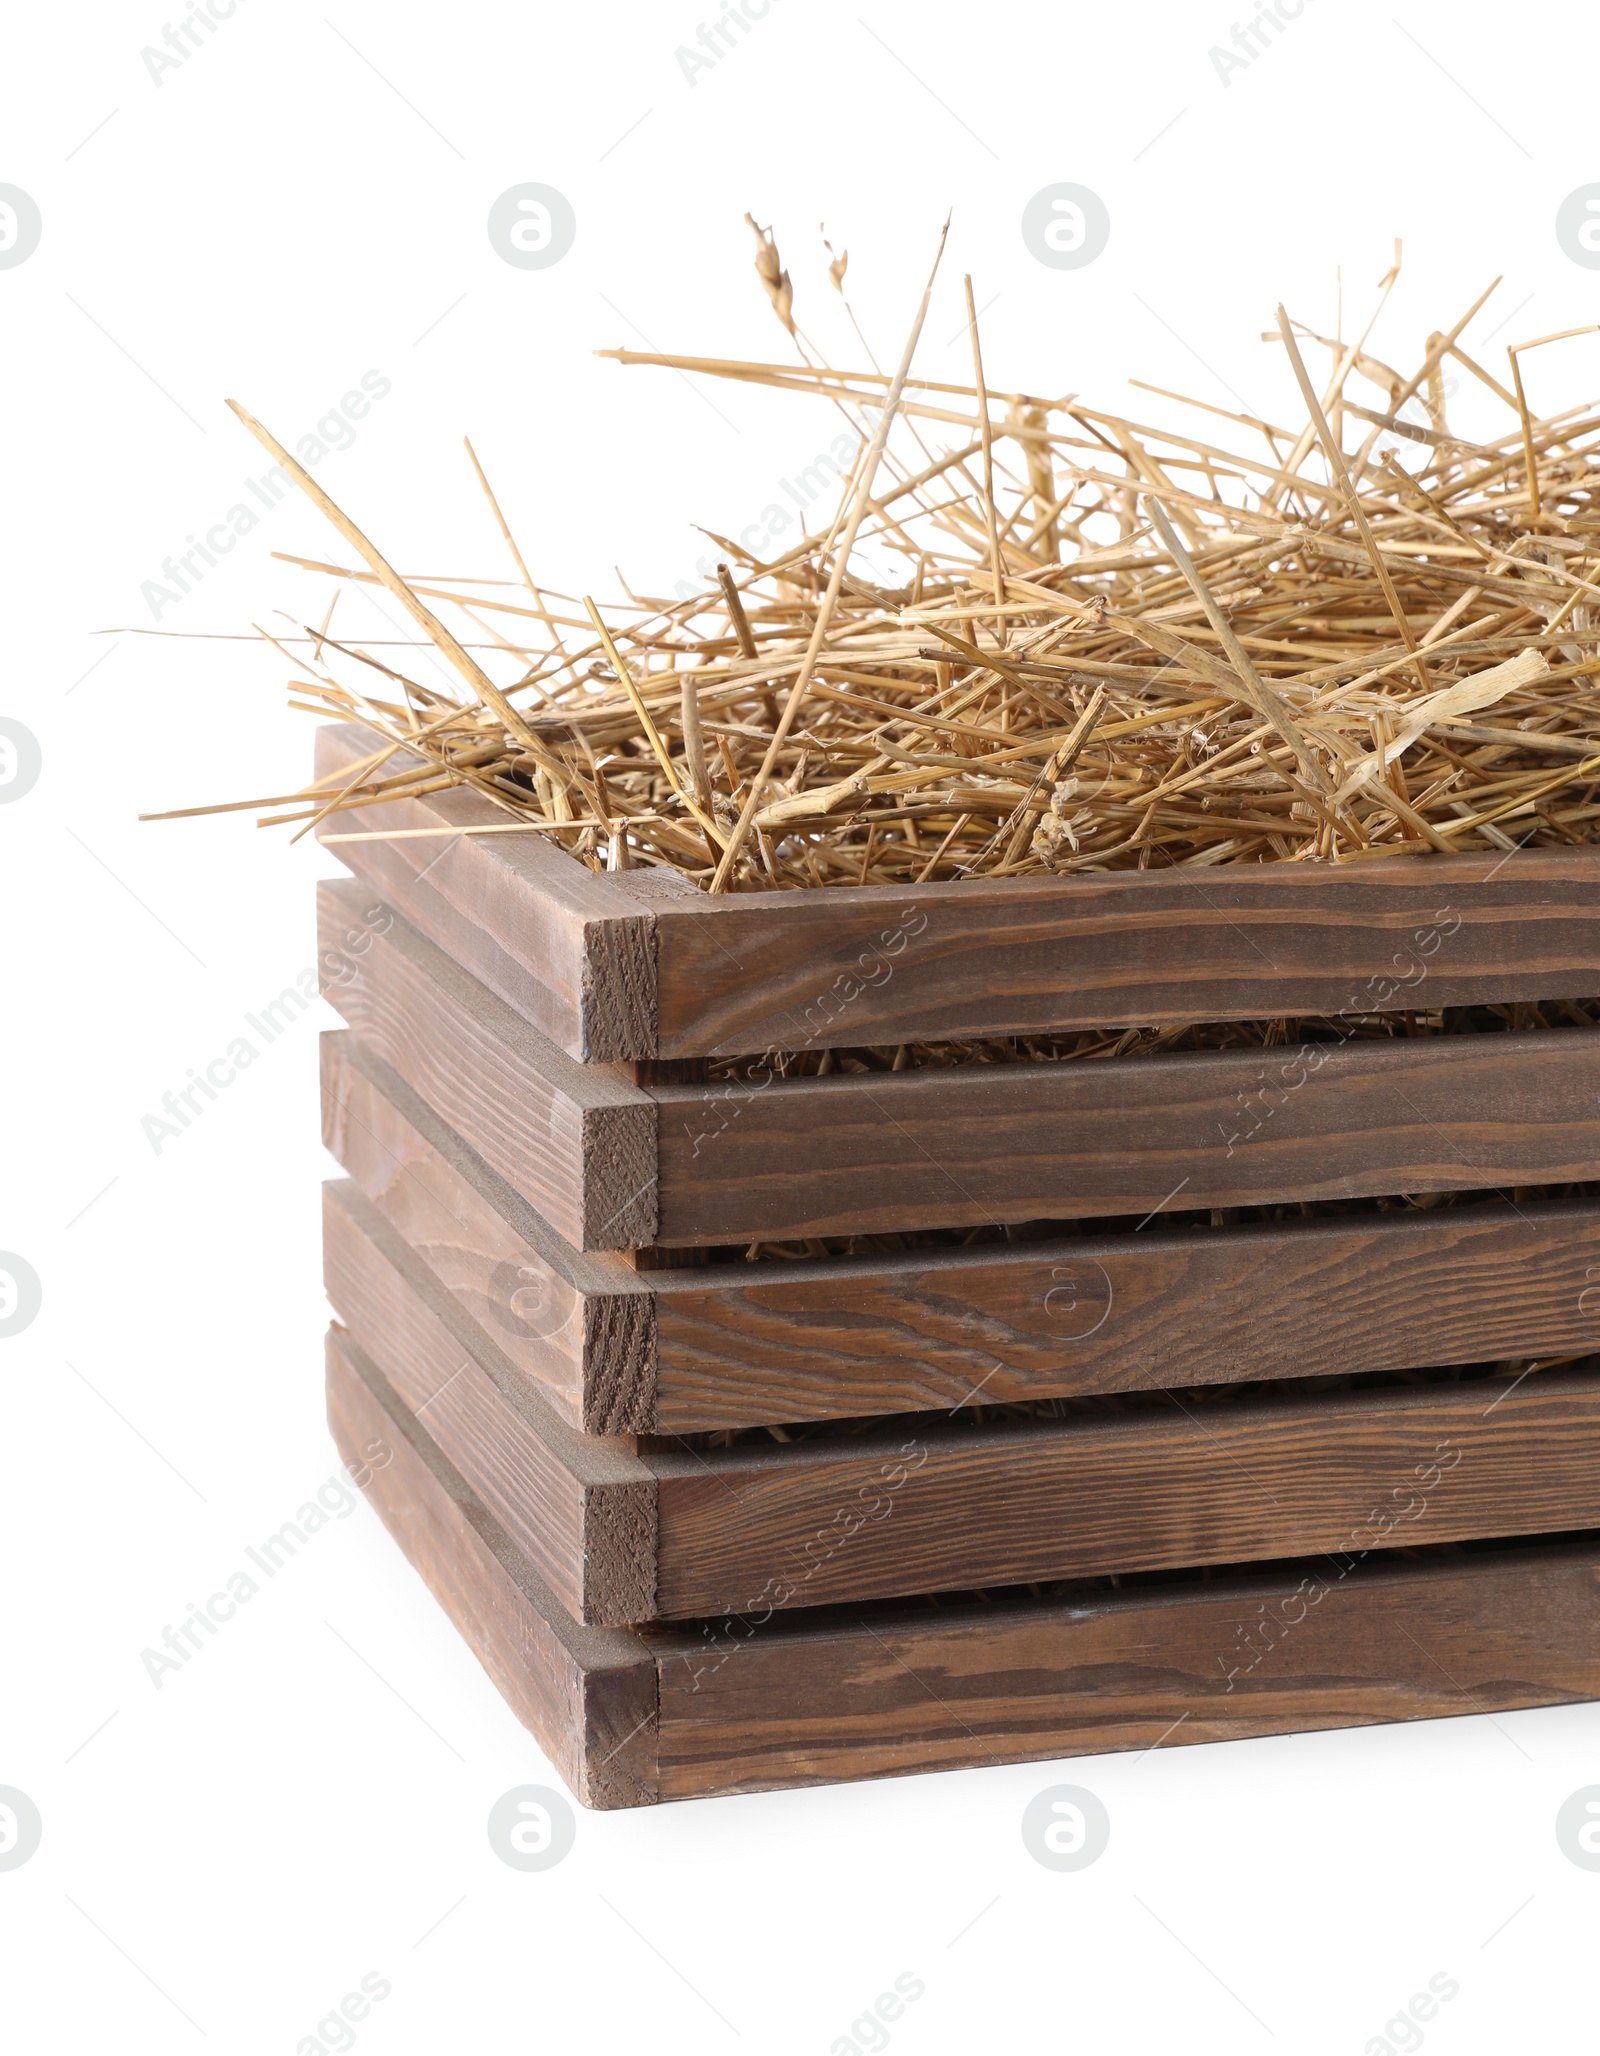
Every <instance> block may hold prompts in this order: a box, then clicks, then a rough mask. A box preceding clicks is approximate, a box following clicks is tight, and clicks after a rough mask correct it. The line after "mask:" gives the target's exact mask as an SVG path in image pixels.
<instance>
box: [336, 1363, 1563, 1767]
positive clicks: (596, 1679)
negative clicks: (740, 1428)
mask: <svg viewBox="0 0 1600 2056" xmlns="http://www.w3.org/2000/svg"><path fill="white" fill-rule="evenodd" d="M328 1405H329V1417H330V1420H331V1422H332V1423H333V1426H334V1432H335V1436H336V1439H337V1440H338V1442H339V1445H340V1449H341V1452H342V1454H343V1455H344V1456H345V1458H346V1461H347V1462H351V1463H352V1464H353V1463H355V1462H356V1460H357V1458H358V1454H359V1452H360V1451H361V1450H362V1449H363V1448H364V1447H365V1445H366V1443H367V1442H368V1441H370V1440H372V1439H374V1438H383V1439H386V1440H387V1441H388V1442H389V1443H390V1445H391V1446H392V1447H393V1448H394V1449H395V1451H396V1460H395V1461H394V1462H392V1463H390V1464H388V1465H386V1466H385V1467H383V1468H382V1469H380V1470H377V1471H375V1472H374V1473H373V1474H372V1482H371V1483H370V1485H369V1486H368V1488H367V1497H368V1498H369V1500H371V1501H372V1503H373V1504H374V1505H375V1507H376V1509H377V1511H378V1513H379V1514H380V1516H381V1518H382V1519H383V1520H384V1522H385V1523H386V1525H387V1526H388V1527H389V1529H390V1531H391V1532H392V1533H393V1535H394V1536H395V1539H396V1540H397V1541H398V1542H399V1543H400V1546H401V1547H402V1548H403V1549H404V1550H405V1552H406V1554H407V1555H408V1556H409V1557H410V1559H411V1561H412V1562H413V1564H415V1565H416V1567H417V1568H418V1570H419V1571H420V1572H421V1573H422V1575H423V1577H424V1578H425V1579H426V1580H427V1582H428V1585H429V1587H430V1589H431V1590H432V1592H433V1594H434V1596H435V1598H437V1599H438V1601H439V1603H440V1605H441V1606H443V1607H444V1609H445V1610H446V1612H447V1613H448V1614H449V1615H450V1617H451V1618H452V1620H453V1621H454V1622H455V1625H456V1626H457V1628H458V1629H459V1631H460V1632H461V1634H462V1635H463V1637H464V1638H465V1639H466V1641H467V1642H468V1644H469V1645H470V1646H471V1647H472V1649H473V1650H474V1652H475V1653H476V1654H477V1656H478V1658H479V1660H480V1662H482V1664H483V1665H484V1668H485V1670H486V1671H487V1672H488V1674H489V1677H490V1679H491V1681H492V1682H493V1683H494V1684H495V1685H496V1686H497V1688H498V1689H499V1690H500V1692H501V1693H502V1695H503V1696H504V1697H505V1698H506V1700H507V1701H508V1703H509V1704H510V1705H511V1707H512V1709H513V1711H515V1712H516V1713H517V1715H518V1717H519V1718H520V1719H521V1720H523V1721H524V1722H525V1724H526V1725H527V1726H528V1727H530V1728H531V1729H532V1731H533V1733H534V1734H535V1736H536V1737H537V1739H538V1740H539V1742H540V1744H541V1746H542V1747H543V1748H544V1749H545V1750H546V1751H547V1753H548V1754H549V1755H550V1756H551V1757H552V1759H553V1760H554V1761H555V1763H556V1765H557V1768H558V1769H559V1770H560V1772H561V1774H562V1776H563V1777H565V1778H566V1779H567V1781H568V1783H569V1784H570V1785H571V1787H572V1789H573V1790H574V1792H575V1793H576V1795H577V1796H578V1798H579V1799H580V1800H582V1801H583V1802H584V1803H585V1804H586V1805H591V1806H596V1805H598V1806H616V1805H632V1804H643V1803H648V1802H649V1801H651V1800H653V1799H663V1800H664V1799H685V1798H693V1797H700V1796H705V1795H709V1794H713V1793H719V1792H755V1791H768V1790H772V1789H775V1788H780V1787H784V1786H792V1785H807V1784H818V1783H823V1782H829V1781H835V1780H841V1779H848V1778H868V1777H883V1776H889V1775H894V1774H897V1773H905V1772H911V1771H929V1770H938V1769H952V1768H955V1767H957V1766H960V1765H967V1764H979V1763H1016V1762H1026V1761H1032V1760H1037V1759H1041V1758H1050V1757H1064V1756H1072V1755H1081V1754H1087V1755H1098V1754H1101V1753H1103V1752H1106V1751H1109V1750H1120V1749H1140V1750H1145V1749H1151V1748H1154V1747H1156V1746H1157V1745H1158V1744H1159V1745H1160V1746H1163V1747H1168V1748H1171V1747H1178V1746H1180V1745H1183V1744H1185V1743H1191V1742H1206V1741H1221V1740H1237V1739H1240V1738H1242V1737H1245V1736H1250V1735H1268V1734H1287V1733H1294V1732H1299V1731H1305V1730H1309V1729H1317V1728H1336V1727H1356V1726H1365V1725H1368V1724H1370V1723H1373V1722H1378V1721H1390V1720H1394V1721H1400V1720H1419V1719H1429V1718H1438V1717H1441V1716H1446V1715H1452V1714H1481V1713H1488V1712H1500V1711H1505V1710H1508V1709H1511V1708H1515V1707H1526V1706H1542V1705H1557V1704H1568V1703H1571V1702H1574V1701H1579V1700H1584V1699H1591V1698H1594V1697H1596V1696H1600V1539H1595V1538H1590V1539H1586V1540H1584V1541H1581V1542H1575V1543H1574V1542H1569V1543H1558V1544H1546V1545H1542V1546H1534V1547H1525V1548H1517V1549H1506V1550H1493V1551H1481V1552H1472V1553H1469V1554H1466V1555H1452V1556H1447V1557H1443V1558H1433V1559H1427V1558H1422V1559H1418V1558H1405V1559H1396V1558H1393V1557H1390V1558H1387V1559H1386V1558H1383V1557H1374V1558H1368V1559H1367V1560H1365V1561H1364V1562H1361V1563H1358V1564H1354V1565H1346V1566H1340V1565H1334V1564H1329V1563H1327V1562H1317V1563H1310V1564H1299V1565H1291V1566H1288V1567H1282V1566H1279V1567H1275V1568H1274V1569H1273V1570H1271V1571H1269V1572H1266V1573H1262V1574H1244V1575H1239V1574H1229V1575H1227V1576H1224V1577H1218V1578H1216V1579H1214V1580H1213V1581H1211V1582H1209V1583H1206V1584H1197V1583H1194V1582H1178V1581H1165V1582H1161V1581H1153V1582H1150V1583H1148V1584H1145V1585H1143V1586H1141V1587H1136V1588H1130V1589H1126V1590H1124V1591H1123V1592H1120V1593H1107V1592H1105V1591H1103V1590H1089V1591H1080V1592H1077V1593H1074V1594H1072V1595H1071V1596H1070V1597H1066V1598H1060V1599H1054V1598H1052V1599H1028V1598H1026V1597H1013V1596H1009V1595H1007V1596H1004V1597H1001V1598H1000V1599H998V1600H997V1601H995V1602H993V1603H991V1604H988V1605H985V1606H979V1605H975V1604H973V1603H971V1602H968V1601H962V1600H952V1601H948V1602H946V1603H945V1604H944V1605H943V1606H941V1607H940V1608H939V1609H937V1610H932V1609H929V1608H926V1607H915V1608H913V1607H905V1606H899V1607H896V1606H886V1607H885V1606H880V1607H876V1608H872V1609H868V1610H865V1611H863V1610H861V1609H854V1610H851V1611H849V1612H830V1613H827V1614H824V1615H821V1616H815V1615H813V1616H809V1617H808V1616H805V1615H789V1616H784V1615H778V1616H775V1617H774V1618H773V1619H772V1620H771V1621H769V1622H768V1623H767V1624H766V1625H765V1626H764V1627H757V1626H756V1625H755V1624H754V1623H753V1622H750V1621H740V1622H722V1623H717V1624H713V1625H711V1626H710V1627H709V1628H708V1629H701V1628H696V1629H694V1630H693V1631H689V1630H679V1629H663V1628H654V1629H648V1630H644V1631H622V1630H612V1631H605V1630H595V1629H584V1628H578V1627H575V1626H574V1625H573V1623H571V1622H570V1621H568V1620H566V1619H564V1618H563V1616H562V1614H561V1610H560V1608H559V1606H558V1605H557V1604H556V1603H555V1601H554V1599H553V1597H552V1596H551V1595H550V1593H549V1591H548V1588H547V1587H544V1586H543V1585H542V1583H541V1581H540V1580H539V1578H538V1576H537V1574H536V1573H535V1572H534V1571H533V1569H532V1567H531V1565H530V1564H529V1563H528V1561H527V1559H526V1557H525V1556H523V1554H522V1553H521V1552H520V1551H519V1550H518V1549H517V1547H516V1545H515V1543H514V1542H512V1540H511V1539H510V1537H509V1535H508V1534H507V1533H506V1531H505V1530H504V1528H503V1527H501V1526H500V1524H499V1523H497V1522H496V1521H495V1520H494V1519H493V1517H492V1516H491V1515H489V1514H488V1513H487V1512H486V1511H485V1510H484V1509H483V1508H482V1507H481V1506H480V1505H479V1504H478V1503H477V1501H476V1499H475V1497H474V1495H473V1493H472V1492H471V1490H470V1488H469V1487H468V1486H467V1485H466V1483H465V1482H464V1480H462V1479H461V1477H460V1476H459V1474H458V1473H456V1472H455V1470H454V1469H453V1467H452V1466H451V1465H450V1464H449V1463H448V1462H447V1461H446V1460H445V1459H444V1458H443V1457H442V1456H441V1455H440V1454H439V1452H438V1451H437V1449H436V1448H434V1446H433V1444H432V1442H431V1439H430V1438H429V1436H428V1435H427V1434H426V1433H425V1431H424V1430H423V1429H422V1428H421V1427H420V1426H419V1425H418V1424H417V1423H416V1421H415V1420H414V1418H412V1417H411V1416H410V1414H409V1413H408V1410H407V1409H406V1408H405V1407H404V1406H403V1404H402V1403H401V1402H400V1400H399V1399H398V1397H397V1396H396V1395H395V1393H394V1392H393V1390H392V1389H391V1388H390V1387H389V1386H387V1384H386V1383H385V1381H384V1380H383V1378H382V1376H381V1374H380V1373H379V1372H378V1370H377V1369H376V1367H375V1366H374V1365H373V1364H372V1363H371V1361H370V1360H369V1359H368V1358H367V1357H366V1356H365V1355H364V1354H363V1353H362V1352H360V1351H359V1350H358V1349H356V1348H355V1347H354V1346H353V1345H352V1344H351V1343H350V1342H349V1340H348V1339H347V1338H342V1337H340V1336H339V1335H338V1334H337V1333H336V1334H335V1336H334V1337H333V1338H331V1340H330V1346H329V1352H328Z"/></svg>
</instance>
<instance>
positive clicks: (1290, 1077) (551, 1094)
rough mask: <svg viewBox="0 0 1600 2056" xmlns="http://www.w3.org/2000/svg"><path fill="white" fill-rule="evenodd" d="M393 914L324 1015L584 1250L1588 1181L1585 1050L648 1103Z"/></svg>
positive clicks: (1563, 1043)
mask: <svg viewBox="0 0 1600 2056" xmlns="http://www.w3.org/2000/svg"><path fill="white" fill-rule="evenodd" d="M318 903H319V908H320V920H321V927H322V931H323V933H324V934H325V935H326V936H329V937H332V938H337V937H339V936H341V935H344V934H347V933H349V932H350V930H351V927H352V924H354V923H357V922H360V921H361V920H362V918H363V915H364V912H368V911H370V909H369V902H368V899H367V896H366V894H365V892H364V890H363V888H361V887H360V886H357V885H332V884H325V885H323V886H321V887H319V889H318ZM380 916H381V918H380V923H379V924H378V925H377V926H374V925H373V924H372V923H371V921H370V920H369V921H368V923H367V936H366V946H365V948H364V950H363V952H362V954H360V955H359V956H358V957H349V958H347V959H346V961H345V963H344V965H343V966H342V967H341V969H340V970H339V971H338V973H337V975H331V976H330V977H329V980H328V984H327V987H326V990H327V994H328V997H329V999H330V1000H331V1001H332V1003H333V1004H334V1006H335V1007H337V1008H338V1009H339V1011H340V1012H341V1013H342V1014H343V1015H344V1018H345V1019H346V1021H348V1022H349V1024H350V1025H351V1027H353V1028H355V1029H356V1030H357V1031H358V1033H359V1034H360V1035H361V1037H362V1039H363V1041H364V1042H366V1043H367V1044H368V1046H369V1047H371V1048H372V1049H373V1050H374V1051H375V1052H376V1054H377V1055H378V1056H380V1057H381V1058H382V1059H383V1060H384V1061H385V1062H386V1063H388V1064H389V1065H390V1066H391V1067H392V1068H393V1069H394V1070H396V1071H398V1072H399V1073H400V1075H401V1076H402V1077H403V1078H404V1079H405V1080H406V1082H407V1083H408V1084H409V1085H411V1086H412V1087H413V1088H414V1089H415V1090H416V1091H417V1092H418V1093H419V1094H420V1096H421V1097H422V1098H423V1099H424V1100H425V1101H427V1103H428V1104H429V1105H430V1106H432V1107H433V1108H434V1109H435V1110H436V1112H438V1113H439V1114H440V1115H442V1116H443V1117H444V1118H445V1119H446V1120H447V1121H448V1122H449V1123H450V1125H451V1126H452V1127H454V1128H455V1129H456V1130H457V1132H458V1133H459V1134H460V1135H461V1136H462V1137H463V1139H464V1140H465V1141H467V1142H468V1143H469V1144H471V1146H472V1147H473V1148H474V1149H476V1150H477V1151H479V1153H480V1154H481V1155H483V1156H484V1157H486V1158H487V1159H488V1161H489V1163H490V1164H491V1165H492V1166H493V1167H494V1169H495V1170H496V1171H497V1172H499V1173H500V1175H501V1176H502V1177H504V1178H505V1179H506V1180H507V1182H508V1183H509V1184H510V1185H511V1186H512V1187H513V1188H514V1189H515V1190H516V1191H517V1192H519V1193H520V1194H521V1195H522V1196H523V1197H524V1198H525V1199H526V1200H527V1201H528V1202H529V1203H530V1204H531V1205H532V1206H533V1207H534V1208H535V1209H536V1210H537V1212H539V1213H540V1214H541V1215H542V1216H543V1217H544V1218H545V1220H547V1221H548V1222H549V1223H550V1225H551V1226H552V1227H553V1228H555V1229H556V1230H557V1231H558V1233H560V1234H562V1235H564V1236H565V1237H566V1238H567V1240H568V1241H570V1242H573V1243H574V1244H576V1245H577V1246H578V1247H579V1248H583V1249H596V1248H613V1249H615V1248H627V1247H637V1246H639V1245H641V1244H645V1243H649V1242H652V1241H654V1242H660V1243H664V1244H675V1243H676V1244H714V1243H729V1242H732V1243H739V1242H745V1241H749V1240H751V1239H753V1238H756V1237H768V1238H773V1239H783V1238H793V1237H801V1236H808V1235H822V1234H851V1233H870V1232H873V1231H877V1230H886V1229H908V1228H929V1227H954V1226H971V1225H974V1224H977V1223H982V1222H989V1221H1007V1222H1021V1221H1030V1220H1035V1219H1040V1218H1069V1219H1070V1218H1082V1217H1086V1216H1103V1215H1128V1216H1132V1217H1133V1218H1135V1219H1138V1218H1139V1217H1142V1216H1145V1215H1149V1214H1152V1213H1155V1212H1157V1211H1159V1210H1160V1209H1162V1208H1164V1207H1167V1206H1169V1205H1171V1204H1172V1203H1174V1202H1177V1203H1178V1204H1179V1205H1180V1206H1181V1207H1184V1208H1192V1207H1228V1206H1246V1205H1257V1204H1262V1203H1267V1202H1278V1201H1293V1200H1321V1199H1350V1198H1358V1197H1361V1196H1363V1195H1371V1194H1380V1193H1399V1192H1406V1193H1417V1192H1434V1191H1447V1190H1470V1189H1475V1188H1477V1189H1481V1188H1490V1189H1493V1188H1496V1187H1500V1186H1503V1185H1540V1184H1565V1183H1572V1182H1578V1181H1583V1180H1587V1179H1590V1178H1593V1177H1595V1176H1597V1175H1600V1036H1597V1035H1596V1034H1595V1032H1594V1031H1593V1030H1592V1029H1583V1028H1576V1029H1556V1030H1550V1031H1541V1032H1538V1033H1524V1034H1503V1033H1497V1034H1477V1035H1456V1036H1417V1037H1414V1038H1407V1037H1401V1038H1396V1039H1395V1040H1392V1041H1371V1040H1368V1041H1360V1042H1358V1041H1348V1042H1344V1043H1323V1044H1314V1045H1309V1046H1294V1045H1285V1046H1283V1047H1281V1048H1279V1049H1275V1050H1271V1051H1260V1050H1226V1051H1207V1052H1199V1053H1190V1054H1178V1055H1165V1056H1148V1057H1127V1058H1122V1059H1110V1060H1101V1061H1081V1060H1080V1061H1076V1062H1067V1063H1012V1064H966V1065H958V1066H953V1067H944V1066H936V1067H930V1068H927V1069H917V1068H912V1069H908V1070H903V1071H897V1072H870V1073H865V1074H860V1073H848V1074H839V1073H836V1074H833V1075H831V1076H829V1077H826V1078H818V1077H811V1078H797V1079H782V1078H776V1077H769V1078H768V1080H767V1082H765V1083H750V1082H741V1081H732V1082H724V1083H720V1084H667V1083H662V1084H653V1085H649V1086H639V1085H636V1084H634V1083H633V1082H632V1081H631V1080H630V1079H626V1078H624V1077H623V1076H622V1075H621V1073H620V1071H619V1070H617V1069H616V1068H607V1067H604V1066H596V1065H589V1066H584V1065H581V1064H577V1063H575V1062H573V1061H572V1059H571V1058H569V1057H567V1056H566V1055H565V1054H564V1053H563V1052H562V1051H560V1050H558V1049H557V1048H556V1047H555V1046H554V1044H553V1043H551V1042H549V1041H548V1040H547V1039H546V1038H545V1037H543V1036H541V1035H540V1034H539V1033H538V1032H537V1031H536V1030H535V1029H533V1028H530V1027H529V1026H528V1024H527V1023H526V1022H525V1021H523V1020H522V1018H521V1017H520V1016H519V1015H518V1014H517V1013H516V1012H515V1011H514V1010H513V1009H512V1008H510V1007H509V1006H507V1005H506V1004H505V1003H504V1002H503V1001H501V1000H499V999H497V998H496V997H495V996H494V994H493V993H491V992H489V991H487V990H486V988H485V987H483V986H482V985H480V984H479V983H478V982H477V980H475V979H473V978H470V977H469V976H468V975H467V974H466V973H465V972H464V971H462V970H461V969H460V968H459V966H457V965H456V964H455V963H453V962H452V961H451V960H450V959H449V958H448V957H446V956H445V954H444V953H443V952H442V951H441V950H437V949H435V948H434V947H433V945H432V944H431V943H429V942H427V941H426V940H425V939H424V938H423V937H421V936H419V935H418V934H417V933H416V932H415V930H413V929H412V928H410V927H409V926H408V925H407V923H405V922H404V921H402V920H401V919H399V918H398V917H397V916H393V915H392V914H389V913H388V911H387V910H380ZM336 946H337V945H336V942H331V943H330V944H329V948H330V949H331V948H334V947H336Z"/></svg>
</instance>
